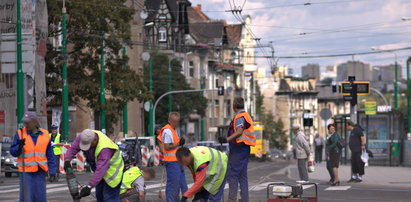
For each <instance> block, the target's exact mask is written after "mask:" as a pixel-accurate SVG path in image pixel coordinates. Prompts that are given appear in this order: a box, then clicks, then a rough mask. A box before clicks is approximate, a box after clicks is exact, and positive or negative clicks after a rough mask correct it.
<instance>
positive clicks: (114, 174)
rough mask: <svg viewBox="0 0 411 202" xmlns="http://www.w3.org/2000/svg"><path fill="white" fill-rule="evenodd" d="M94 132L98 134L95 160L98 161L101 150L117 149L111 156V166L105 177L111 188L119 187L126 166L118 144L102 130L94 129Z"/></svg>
mask: <svg viewBox="0 0 411 202" xmlns="http://www.w3.org/2000/svg"><path fill="white" fill-rule="evenodd" d="M93 132H94V133H96V134H97V135H98V143H97V146H96V152H95V161H97V159H98V155H99V154H100V152H101V150H103V149H106V148H108V149H113V150H116V152H115V153H114V154H113V156H112V157H111V158H110V162H109V167H108V170H107V172H106V174H105V175H104V176H103V179H104V181H106V183H107V184H108V185H109V186H110V187H111V188H114V187H117V186H118V185H119V184H120V182H121V178H122V177H123V168H124V162H123V158H122V157H121V155H120V151H119V148H118V145H116V144H115V143H114V142H113V141H111V140H110V138H108V137H107V136H106V135H104V134H103V133H102V132H100V131H98V130H93ZM96 163H97V162H96Z"/></svg>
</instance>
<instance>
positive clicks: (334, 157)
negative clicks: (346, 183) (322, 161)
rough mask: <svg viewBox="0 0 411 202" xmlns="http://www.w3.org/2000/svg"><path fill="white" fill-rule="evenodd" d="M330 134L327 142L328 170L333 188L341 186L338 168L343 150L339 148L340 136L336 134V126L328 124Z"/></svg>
mask: <svg viewBox="0 0 411 202" xmlns="http://www.w3.org/2000/svg"><path fill="white" fill-rule="evenodd" d="M327 128H328V134H327V140H326V154H327V170H328V172H329V173H330V177H331V179H330V184H331V185H333V186H336V185H339V184H340V178H339V176H338V166H339V164H340V156H341V148H340V147H339V146H338V142H339V141H340V138H341V137H340V136H339V135H338V134H337V133H336V132H335V125H334V124H328V126H327Z"/></svg>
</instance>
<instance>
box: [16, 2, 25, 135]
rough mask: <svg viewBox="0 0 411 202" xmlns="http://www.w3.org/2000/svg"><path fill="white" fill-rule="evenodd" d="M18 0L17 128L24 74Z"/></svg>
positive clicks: (19, 121)
mask: <svg viewBox="0 0 411 202" xmlns="http://www.w3.org/2000/svg"><path fill="white" fill-rule="evenodd" d="M20 3H21V2H20V0H17V3H16V6H17V8H16V10H17V24H16V31H17V33H16V40H17V123H18V126H17V127H18V128H22V127H23V123H22V122H21V119H22V118H23V115H24V73H23V61H22V60H23V52H22V51H23V50H22V46H21V6H20Z"/></svg>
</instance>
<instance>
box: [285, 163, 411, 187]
mask: <svg viewBox="0 0 411 202" xmlns="http://www.w3.org/2000/svg"><path fill="white" fill-rule="evenodd" d="M325 166H326V163H325V161H323V162H322V163H320V164H316V165H315V171H314V172H313V173H309V178H310V180H311V179H313V180H320V181H327V182H328V180H329V179H330V175H329V174H328V171H327V168H326V167H325ZM290 168H292V169H293V170H294V169H296V164H295V165H291V166H290V167H289V171H290ZM338 171H339V177H340V181H341V183H343V182H346V181H348V180H349V179H350V177H351V166H350V165H340V167H339V169H338ZM297 176H298V173H297ZM292 177H293V178H295V177H294V176H292ZM362 184H368V185H391V186H400V187H409V188H411V168H409V167H383V166H368V167H365V175H364V176H363V182H362Z"/></svg>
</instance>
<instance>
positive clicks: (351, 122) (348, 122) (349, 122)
mask: <svg viewBox="0 0 411 202" xmlns="http://www.w3.org/2000/svg"><path fill="white" fill-rule="evenodd" d="M347 125H349V126H353V127H354V126H355V123H354V122H353V121H351V120H348V121H347Z"/></svg>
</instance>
